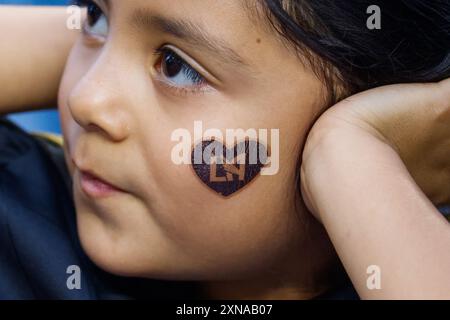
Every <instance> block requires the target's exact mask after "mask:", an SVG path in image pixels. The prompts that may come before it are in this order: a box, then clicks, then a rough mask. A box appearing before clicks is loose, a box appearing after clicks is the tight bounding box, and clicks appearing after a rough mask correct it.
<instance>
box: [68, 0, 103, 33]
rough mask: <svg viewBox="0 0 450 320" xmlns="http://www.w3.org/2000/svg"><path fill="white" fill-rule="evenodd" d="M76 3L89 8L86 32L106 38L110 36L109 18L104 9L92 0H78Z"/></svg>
mask: <svg viewBox="0 0 450 320" xmlns="http://www.w3.org/2000/svg"><path fill="white" fill-rule="evenodd" d="M75 4H77V5H80V6H85V7H86V8H87V20H86V23H85V25H84V28H83V29H84V32H86V33H87V34H89V35H93V36H97V37H102V38H106V37H107V36H108V28H109V26H108V19H107V17H106V15H105V14H104V12H103V10H102V9H101V8H100V6H99V5H97V4H96V3H95V2H94V1H92V0H76V2H75Z"/></svg>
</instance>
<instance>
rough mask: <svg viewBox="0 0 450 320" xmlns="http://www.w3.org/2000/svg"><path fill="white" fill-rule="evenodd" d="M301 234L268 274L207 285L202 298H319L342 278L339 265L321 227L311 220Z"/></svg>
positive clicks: (264, 272) (204, 287)
mask: <svg viewBox="0 0 450 320" xmlns="http://www.w3.org/2000/svg"><path fill="white" fill-rule="evenodd" d="M305 231H307V233H305V234H304V236H303V237H302V239H303V240H302V241H301V243H302V245H300V246H299V247H298V248H297V250H295V251H294V250H290V251H291V256H288V257H285V259H280V260H281V261H279V263H278V264H277V265H275V266H271V267H270V270H263V271H262V272H260V273H259V274H258V275H255V276H253V277H252V278H246V279H239V280H229V281H212V282H207V283H205V284H204V285H203V293H204V296H205V297H206V298H208V299H227V300H228V299H229V300H234V299H236V300H267V299H272V300H278V299H280V300H281V299H286V300H294V299H295V300H297V299H299V300H305V299H312V298H315V297H317V296H319V295H321V294H323V293H324V292H325V291H327V290H329V289H330V288H332V287H333V286H335V285H336V284H337V282H338V281H340V278H342V270H341V265H340V263H339V260H338V258H337V256H336V253H335V251H334V249H333V246H332V245H331V242H330V240H329V238H328V236H327V235H326V233H325V230H324V229H323V227H322V226H321V225H319V224H318V223H317V222H316V221H315V220H314V222H312V223H310V224H308V226H307V229H305ZM305 235H307V237H306V236H305ZM306 239H307V240H306ZM292 251H294V254H292Z"/></svg>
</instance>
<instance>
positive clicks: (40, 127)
mask: <svg viewBox="0 0 450 320" xmlns="http://www.w3.org/2000/svg"><path fill="white" fill-rule="evenodd" d="M68 2H69V1H68V0H0V5H2V4H20V5H66V4H67V3H68ZM8 118H9V119H11V120H12V121H14V122H15V123H17V124H18V125H19V126H21V127H22V128H24V129H26V130H29V131H49V132H54V133H60V132H61V129H60V125H59V118H58V112H57V111H56V110H45V111H36V112H27V113H21V114H15V115H10V116H9V117H8Z"/></svg>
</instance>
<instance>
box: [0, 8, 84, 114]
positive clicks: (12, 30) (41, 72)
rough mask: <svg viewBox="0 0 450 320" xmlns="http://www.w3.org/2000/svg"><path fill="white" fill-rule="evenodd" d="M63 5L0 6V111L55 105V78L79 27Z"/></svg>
mask: <svg viewBox="0 0 450 320" xmlns="http://www.w3.org/2000/svg"><path fill="white" fill-rule="evenodd" d="M68 16H69V15H68V14H67V13H66V8H65V7H30V6H23V7H19V6H0V30H3V35H2V45H1V46H2V49H1V51H0V84H1V88H2V89H1V92H0V114H6V113H13V112H21V111H27V110H33V109H40V108H49V107H55V106H56V101H57V93H58V87H59V82H60V80H61V76H62V73H63V70H64V66H65V62H66V60H67V57H68V54H69V51H70V49H71V47H72V45H73V44H74V42H75V40H76V38H77V36H78V34H79V31H78V30H69V29H68V28H67V27H66V19H67V18H68Z"/></svg>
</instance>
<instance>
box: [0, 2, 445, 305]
mask: <svg viewBox="0 0 450 320" xmlns="http://www.w3.org/2000/svg"><path fill="white" fill-rule="evenodd" d="M82 2H83V4H84V5H86V6H87V18H86V20H85V23H84V25H83V30H82V33H81V34H80V35H76V36H74V35H73V33H74V32H71V31H68V30H64V28H65V19H66V18H67V15H66V14H65V12H64V11H62V12H61V11H58V10H60V9H54V10H51V9H48V8H47V9H41V10H47V11H48V13H47V16H46V15H45V14H43V15H40V16H39V17H37V16H36V15H35V14H33V11H32V10H30V9H28V10H26V9H11V10H19V11H22V10H25V11H23V15H24V16H26V15H28V16H27V19H25V20H23V21H28V27H27V30H30V31H27V30H25V31H24V30H23V29H21V28H24V27H23V26H22V27H19V26H18V27H17V28H18V29H19V31H18V34H21V32H20V31H23V32H22V34H21V35H22V36H24V34H27V33H29V34H28V35H33V36H34V37H36V38H38V39H39V37H40V32H45V35H43V39H40V40H35V39H33V37H30V42H29V43H28V42H27V43H26V44H23V43H22V44H21V45H20V46H19V45H18V46H17V47H20V53H21V55H14V56H13V57H9V56H7V55H8V53H5V55H6V56H5V59H7V60H5V61H9V60H11V61H15V63H12V62H11V64H10V65H11V66H14V67H15V66H18V67H17V69H15V74H14V76H12V78H13V80H12V84H9V85H7V86H6V87H7V88H6V90H5V91H4V93H2V96H4V97H1V98H0V108H1V110H2V112H3V113H8V112H16V111H21V110H24V109H25V106H28V107H29V108H32V107H36V108H39V107H42V106H45V105H47V106H48V105H49V103H51V102H52V101H53V100H54V98H55V97H56V88H57V87H58V84H59V90H58V107H59V112H60V117H61V124H62V128H63V135H64V146H63V149H60V148H59V147H58V146H57V145H55V144H52V143H50V142H48V139H43V138H42V137H33V136H30V135H29V134H27V133H24V132H23V131H21V130H19V129H18V128H16V127H15V126H13V125H12V124H10V123H9V122H5V121H4V122H2V125H1V126H0V130H1V131H0V150H1V153H0V154H1V156H0V163H1V166H2V170H1V173H0V190H1V192H0V197H1V198H2V199H1V202H0V203H1V205H0V221H1V224H0V227H1V228H2V232H1V233H0V234H1V237H2V238H1V241H0V244H1V251H0V254H1V255H2V259H1V260H0V277H1V278H2V281H1V283H2V284H3V283H6V284H5V285H4V286H3V287H2V288H0V290H1V291H0V295H1V296H2V297H5V298H10V297H12V298H42V297H44V298H94V299H95V298H114V297H118V298H122V297H136V296H142V295H145V294H148V296H147V297H165V296H166V297H178V296H184V295H188V296H190V297H193V296H196V297H200V298H253V299H270V298H272V299H312V298H318V297H324V298H326V297H332V298H334V297H339V296H341V297H347V298H354V297H356V295H355V294H354V293H353V294H352V292H351V291H352V288H351V286H349V285H348V284H347V283H346V273H345V272H343V270H342V266H341V261H342V262H343V265H344V267H345V270H346V272H347V273H348V275H349V276H350V279H351V281H352V282H353V285H355V287H356V290H357V291H358V294H359V296H360V297H363V298H398V297H406V298H416V297H437V298H448V292H450V290H449V287H448V283H450V281H444V279H443V277H446V278H445V279H448V272H447V271H448V268H449V267H450V254H449V253H448V250H447V248H448V245H449V244H450V227H449V224H448V222H447V221H446V220H445V219H444V218H443V217H442V215H440V214H438V211H437V210H436V209H435V208H434V207H433V205H431V204H432V202H433V203H434V204H436V205H438V204H439V205H441V204H448V203H449V199H450V196H449V193H450V188H448V181H449V180H448V178H449V175H450V172H449V171H450V170H448V169H449V161H450V159H449V157H448V152H447V153H446V152H445V150H448V141H449V140H448V137H449V135H450V133H449V132H448V131H449V129H448V127H449V126H448V123H449V122H448V120H449V119H448V114H449V112H448V108H449V105H448V101H449V99H448V92H449V91H450V90H449V83H448V80H447V81H442V80H443V79H446V78H448V77H449V72H450V71H449V70H450V69H449V64H448V46H447V44H448V28H447V27H446V26H448V24H449V21H448V15H440V14H439V12H443V11H445V12H448V11H449V10H450V7H449V6H448V5H447V4H441V7H439V9H437V8H436V7H434V5H433V4H430V3H428V2H425V1H416V2H414V4H413V5H408V6H407V5H401V4H396V5H392V4H390V3H389V2H387V1H384V2H382V3H383V5H384V6H385V7H384V10H389V12H390V14H389V18H387V17H386V18H385V19H384V20H383V21H386V22H385V25H384V26H383V28H382V29H380V30H372V29H370V28H367V26H366V19H367V18H368V15H367V13H366V10H367V8H368V7H369V5H370V4H369V2H366V1H359V2H358V3H357V4H355V3H354V2H353V1H352V2H345V1H341V2H332V1H304V2H297V1H290V0H286V1H281V0H280V1H269V0H267V1H240V0H230V1H213V0H211V1H204V0H202V1H195V0H192V1H191V0H189V1H186V0H183V1H170V2H168V1H145V0H136V1H132V2H131V1H116V0H110V1H100V0H99V1H82ZM382 8H383V7H382ZM419 8H420V9H421V10H424V11H422V12H420V11H418V10H419ZM6 10H7V9H4V10H3V11H2V13H4V12H7V11H6ZM17 17H18V15H16V14H15V15H14V21H17ZM32 17H33V18H32ZM43 17H46V18H47V20H45V19H44V18H43ZM11 20H12V19H11ZM2 21H3V22H2V23H8V19H2ZM42 21H47V22H46V23H45V27H37V28H36V29H35V28H31V27H30V26H33V25H35V26H39V25H40V24H39V23H43V22H42ZM405 21H411V25H410V26H409V27H408V26H404V24H405V23H406V22H405ZM10 22H11V23H13V21H10ZM24 24H25V22H24ZM399 25H402V28H399V27H398V26H399ZM28 28H30V29H28ZM431 28H433V32H429V30H430V29H431ZM56 29H61V32H60V34H58V32H54V30H56ZM50 30H51V31H52V32H51V33H50ZM55 34H58V35H55ZM387 34H388V35H389V37H386V35H387ZM15 39H18V37H17V34H16V35H14V37H11V43H12V44H13V43H15V41H17V40H15ZM19 39H20V38H19ZM22 39H23V38H22ZM55 43H57V44H58V46H56V45H55ZM73 43H74V45H73V48H72V49H71V52H70V56H69V58H68V60H67V62H66V61H65V60H66V56H67V51H68V48H70V47H72V44H73ZM26 46H29V47H28V49H27V48H26ZM33 48H39V50H40V51H39V50H36V51H35V50H32V49H33ZM40 48H43V49H45V51H42V50H43V49H40ZM49 48H50V49H53V48H54V50H50V53H48V54H49V55H50V56H47V52H48V51H49ZM39 52H40V54H38V53H39ZM31 53H34V54H33V55H31ZM23 55H26V56H27V57H28V60H25V59H20V57H21V56H23ZM423 56H427V57H428V58H427V59H426V61H424V59H423ZM30 57H31V58H32V57H36V58H35V59H40V60H36V61H35V62H34V63H33V66H32V68H31V69H30V70H31V71H25V72H30V73H25V75H24V74H21V72H18V71H21V70H24V68H25V67H27V70H28V65H26V64H27V62H28V61H29V60H30V59H31V58H30ZM23 65H25V67H24V66H23ZM63 65H65V71H64V76H63V77H62V80H61V81H59V80H60V79H59V76H60V75H61V70H62V66H63ZM11 66H10V67H3V68H5V70H2V71H1V72H0V74H2V77H3V75H10V74H11V73H9V72H8V70H11V69H8V68H12V67H11ZM5 78H6V77H5ZM8 78H9V77H8ZM14 79H16V80H14ZM17 79H19V80H17ZM44 80H45V81H44ZM438 81H440V82H438ZM403 82H429V84H411V85H394V86H387V87H381V86H383V85H387V84H392V83H403ZM431 82H433V83H432V84H431ZM28 86H29V87H28ZM374 87H380V88H377V89H373V90H369V91H367V92H363V93H360V94H359V95H353V94H356V93H358V92H362V91H364V90H367V89H370V88H374ZM29 88H30V90H29V91H28V90H27V89H29ZM18 91H19V92H18ZM349 96H351V97H350V98H348V99H345V100H343V99H344V98H346V97H349ZM341 100H343V101H342V102H340V103H338V104H336V103H337V102H338V101H341ZM331 106H333V107H331ZM429 106H430V108H432V110H434V112H429V109H428V107H429ZM330 107H331V108H330ZM325 110H328V111H327V112H325ZM324 112H325V113H324ZM196 121H201V122H202V123H203V126H204V128H216V129H218V130H219V131H220V132H225V131H226V130H227V129H238V128H243V129H244V130H247V129H249V128H256V129H278V130H279V132H280V139H279V141H280V143H279V171H278V173H277V174H275V175H260V174H259V175H255V176H252V177H251V178H252V179H247V178H245V179H243V182H242V183H240V184H239V188H237V187H236V184H233V185H232V184H230V185H229V186H228V185H227V187H230V188H231V189H230V190H231V193H230V194H227V196H224V195H223V194H218V193H217V192H216V190H215V189H214V188H213V187H212V183H211V182H205V180H202V179H199V174H198V171H196V170H193V166H192V165H189V164H183V165H179V164H176V163H174V161H173V160H172V158H171V155H172V153H173V152H172V151H173V146H174V144H175V143H174V141H173V140H172V139H171V138H172V135H173V132H174V131H176V130H177V129H180V128H183V129H186V130H187V131H189V132H190V134H191V136H195V133H194V132H193V131H194V130H193V128H194V123H195V122H196ZM311 128H312V129H311ZM418 133H421V134H418ZM422 133H423V134H422ZM425 133H426V134H425ZM413 135H414V139H411V137H412V136H413ZM196 142H197V141H193V143H196ZM271 147H274V146H273V145H272V146H271ZM446 148H447V149H446ZM269 149H270V148H269ZM442 150H444V151H442ZM271 151H272V152H273V150H271ZM63 154H64V160H65V161H64V160H63V159H62V158H63V157H62V156H63ZM245 168H246V169H247V168H249V167H247V166H246V167H245ZM406 168H407V169H408V170H409V171H407V170H406ZM202 170H209V166H205V167H203V169H202ZM300 175H301V177H302V178H301V179H299V177H300ZM200 178H201V175H200ZM233 179H234V178H233ZM413 179H414V180H413ZM250 180H251V181H250ZM229 182H231V183H234V180H233V181H229ZM250 182H251V183H250ZM419 187H420V188H421V189H419ZM300 189H301V190H300ZM430 200H431V201H432V202H431V201H430ZM305 204H306V205H305ZM75 211H76V214H75ZM311 213H312V214H311ZM316 218H317V219H316ZM319 221H320V222H319ZM425 234H426V236H425ZM407 245H408V248H407V249H406V248H405V246H407ZM409 245H410V247H409ZM81 248H82V249H81ZM336 252H337V253H336ZM338 255H339V257H338ZM91 261H92V262H93V263H92V262H91ZM405 261H410V262H411V263H410V264H408V265H407V266H404V268H405V269H406V270H405V269H403V267H402V266H401V263H404V262H405ZM94 264H95V266H94ZM71 266H72V269H70V267H71ZM73 266H75V269H73ZM371 266H376V267H379V269H380V270H381V271H382V274H383V278H382V279H385V280H383V281H386V282H383V286H382V287H381V288H379V289H377V290H370V289H371V288H369V287H368V286H367V285H366V281H365V280H366V278H367V276H368V275H367V270H371V269H370V268H369V267H371ZM76 267H78V268H79V269H80V270H81V289H80V290H70V288H69V287H70V286H68V280H70V279H68V278H69V277H70V275H71V272H74V271H73V270H77V269H76ZM97 267H98V268H97ZM71 270H72V271H71ZM103 270H104V271H106V272H104V271H103ZM110 274H115V275H118V276H125V277H132V278H146V279H157V280H165V281H164V282H152V281H144V280H138V279H135V280H132V279H123V278H117V277H114V276H111V275H110ZM413 276H415V277H416V278H415V281H414V282H413V283H412V282H411V281H410V280H411V277H413ZM173 281H177V282H173ZM185 281H190V282H193V283H190V282H185ZM191 284H192V287H191ZM341 286H343V289H340V288H341ZM418 288H419V289H420V288H424V290H418ZM425 289H426V290H425ZM164 290H165V291H164ZM347 290H349V291H350V293H349V295H346V293H347Z"/></svg>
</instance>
